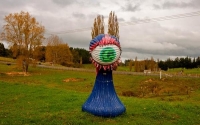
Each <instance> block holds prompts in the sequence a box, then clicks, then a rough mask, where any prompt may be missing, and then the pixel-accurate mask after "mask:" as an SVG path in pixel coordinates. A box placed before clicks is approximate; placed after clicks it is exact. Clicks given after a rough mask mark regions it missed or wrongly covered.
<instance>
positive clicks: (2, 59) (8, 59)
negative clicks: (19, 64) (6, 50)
mask: <svg viewBox="0 0 200 125" xmlns="http://www.w3.org/2000/svg"><path fill="white" fill-rule="evenodd" d="M0 61H5V62H12V63H15V62H16V60H15V59H12V58H7V57H1V56H0Z"/></svg>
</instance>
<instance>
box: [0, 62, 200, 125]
mask: <svg viewBox="0 0 200 125" xmlns="http://www.w3.org/2000/svg"><path fill="white" fill-rule="evenodd" d="M14 71H15V72H19V71H20V70H18V69H16V67H15V66H14V65H10V66H7V65H5V64H0V124H2V125H4V124H6V125H10V124H42V125H43V124H48V125H51V124H52V125H54V124H69V125H73V124H74V125H77V124H86V125H88V124H105V125H107V124H119V125H122V124H125V125H126V124H131V125H137V124H138V125H147V124H150V125H152V124H153V125H159V124H162V125H169V124H170V125H171V124H174V125H199V124H200V122H199V121H200V79H199V78H164V79H162V80H160V79H159V78H158V77H157V76H154V77H153V76H137V75H119V74H114V76H113V78H114V84H115V89H116V92H117V94H118V95H119V98H120V99H121V101H122V102H123V103H124V105H125V107H126V110H127V111H126V113H124V114H122V115H121V116H119V117H116V118H102V117H97V116H93V115H91V114H88V113H86V112H82V111H81V106H82V104H83V103H84V102H85V101H86V99H87V98H88V96H89V94H90V93H91V90H92V88H93V84H94V80H95V73H92V72H80V71H66V70H53V69H45V68H32V67H30V69H29V75H27V76H24V75H21V74H17V75H16V74H14ZM8 72H10V73H12V72H13V74H11V75H7V74H6V73H8ZM73 79H76V80H78V81H73ZM184 86H186V88H184ZM142 87H143V88H145V87H146V88H151V87H153V88H156V87H157V88H160V91H159V92H158V93H157V92H156V91H152V92H151V90H150V89H141V88H142ZM179 88H182V89H179ZM188 88H190V89H188ZM161 90H163V91H161ZM164 90H165V91H164ZM175 90H177V91H175ZM130 92H132V93H131V94H130V95H126V94H125V95H124V94H123V93H128V94H129V93H130ZM141 94H142V96H141ZM128 96H130V97H128Z"/></svg>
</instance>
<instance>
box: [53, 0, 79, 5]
mask: <svg viewBox="0 0 200 125" xmlns="http://www.w3.org/2000/svg"><path fill="white" fill-rule="evenodd" d="M52 1H53V2H54V3H56V4H58V5H59V6H62V7H63V6H68V5H70V4H72V3H75V2H76V0H52Z"/></svg>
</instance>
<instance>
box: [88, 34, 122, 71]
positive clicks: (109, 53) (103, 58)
mask: <svg viewBox="0 0 200 125" xmlns="http://www.w3.org/2000/svg"><path fill="white" fill-rule="evenodd" d="M89 49H90V54H91V56H92V57H91V60H92V63H93V64H94V65H95V67H96V68H97V71H99V70H100V69H104V70H114V69H116V68H117V65H118V64H119V60H120V56H121V47H120V42H119V40H118V39H117V38H116V37H114V36H110V35H108V34H99V35H98V36H96V37H95V38H94V39H93V40H91V42H90V46H89Z"/></svg>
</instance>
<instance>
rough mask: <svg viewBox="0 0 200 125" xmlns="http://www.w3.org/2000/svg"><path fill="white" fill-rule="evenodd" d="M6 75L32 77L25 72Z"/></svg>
mask: <svg viewBox="0 0 200 125" xmlns="http://www.w3.org/2000/svg"><path fill="white" fill-rule="evenodd" d="M6 75H9V76H30V74H29V73H25V72H7V73H6Z"/></svg>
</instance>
